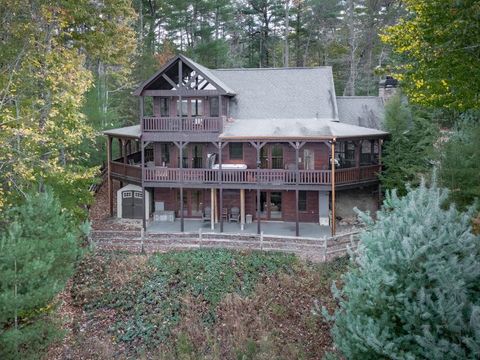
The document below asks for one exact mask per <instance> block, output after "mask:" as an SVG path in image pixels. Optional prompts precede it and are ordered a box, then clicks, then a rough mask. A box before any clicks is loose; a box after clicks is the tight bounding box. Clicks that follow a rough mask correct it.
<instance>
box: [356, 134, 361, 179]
mask: <svg viewBox="0 0 480 360" xmlns="http://www.w3.org/2000/svg"><path fill="white" fill-rule="evenodd" d="M355 150H356V151H355V168H356V169H355V173H356V174H355V175H356V177H357V181H360V154H361V153H362V140H359V141H356V142H355Z"/></svg>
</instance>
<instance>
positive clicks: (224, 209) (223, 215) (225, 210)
mask: <svg viewBox="0 0 480 360" xmlns="http://www.w3.org/2000/svg"><path fill="white" fill-rule="evenodd" d="M222 219H223V220H225V221H227V220H228V210H227V208H223V209H222Z"/></svg>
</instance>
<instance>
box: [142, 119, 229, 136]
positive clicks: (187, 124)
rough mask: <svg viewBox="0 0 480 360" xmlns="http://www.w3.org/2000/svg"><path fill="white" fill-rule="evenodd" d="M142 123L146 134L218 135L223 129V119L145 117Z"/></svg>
mask: <svg viewBox="0 0 480 360" xmlns="http://www.w3.org/2000/svg"><path fill="white" fill-rule="evenodd" d="M142 121H143V123H142V129H143V131H146V132H155V131H164V132H204V133H217V132H221V131H222V129H223V119H222V118H221V117H192V118H181V117H144V118H143V120H142Z"/></svg>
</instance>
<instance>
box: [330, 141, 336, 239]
mask: <svg viewBox="0 0 480 360" xmlns="http://www.w3.org/2000/svg"><path fill="white" fill-rule="evenodd" d="M335 141H336V139H335V138H333V139H332V147H331V150H330V151H331V153H332V154H331V155H332V158H331V162H332V166H331V168H332V170H331V183H332V223H331V230H332V236H334V235H335V232H336V229H335V227H336V226H335Z"/></svg>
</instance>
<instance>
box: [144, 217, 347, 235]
mask: <svg viewBox="0 0 480 360" xmlns="http://www.w3.org/2000/svg"><path fill="white" fill-rule="evenodd" d="M184 225H185V232H191V233H193V232H195V233H198V232H199V230H200V229H202V232H203V233H219V232H220V224H215V229H214V230H212V229H211V228H210V222H203V221H201V220H196V219H185V222H184ZM349 228H350V227H346V226H337V233H342V232H346V231H348V230H349ZM261 231H263V233H264V235H276V236H295V223H294V222H284V221H262V222H261ZM147 232H149V233H178V232H180V220H179V219H176V220H175V221H174V222H158V221H156V222H152V223H150V225H149V226H148V227H147ZM223 232H224V233H227V234H253V235H255V234H257V223H256V222H253V223H251V224H245V228H244V230H241V229H240V224H237V223H228V222H224V223H223ZM300 236H302V237H311V238H321V237H324V236H330V227H328V226H320V225H319V224H315V223H300Z"/></svg>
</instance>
